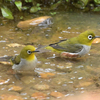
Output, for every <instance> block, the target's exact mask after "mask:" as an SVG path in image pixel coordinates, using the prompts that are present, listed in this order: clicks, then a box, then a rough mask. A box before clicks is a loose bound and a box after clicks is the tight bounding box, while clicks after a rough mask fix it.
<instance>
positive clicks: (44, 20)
mask: <svg viewBox="0 0 100 100" xmlns="http://www.w3.org/2000/svg"><path fill="white" fill-rule="evenodd" d="M51 20H52V17H51V16H42V17H38V18H34V19H30V20H26V21H20V22H19V23H18V24H17V27H18V28H21V29H22V30H28V29H29V28H32V27H35V26H41V27H48V26H49V25H50V24H52V21H51Z"/></svg>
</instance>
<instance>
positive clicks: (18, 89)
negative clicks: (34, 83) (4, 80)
mask: <svg viewBox="0 0 100 100" xmlns="http://www.w3.org/2000/svg"><path fill="white" fill-rule="evenodd" d="M8 90H9V91H18V92H19V91H21V90H22V87H20V86H14V85H10V86H9V89H8Z"/></svg>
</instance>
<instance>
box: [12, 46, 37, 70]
mask: <svg viewBox="0 0 100 100" xmlns="http://www.w3.org/2000/svg"><path fill="white" fill-rule="evenodd" d="M36 52H39V51H38V50H36V49H35V47H34V46H31V45H27V46H25V47H24V48H23V49H22V50H21V52H20V54H19V55H17V56H14V57H12V59H11V62H12V63H13V66H12V69H14V70H15V71H32V70H34V68H35V67H36V64H37V58H36V56H35V53H36Z"/></svg>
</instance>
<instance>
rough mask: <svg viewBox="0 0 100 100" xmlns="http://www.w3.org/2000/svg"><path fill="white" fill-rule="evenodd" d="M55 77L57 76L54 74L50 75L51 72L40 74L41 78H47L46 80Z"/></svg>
mask: <svg viewBox="0 0 100 100" xmlns="http://www.w3.org/2000/svg"><path fill="white" fill-rule="evenodd" d="M54 76H55V74H54V73H50V72H47V73H40V77H41V78H46V79H48V78H52V77H54Z"/></svg>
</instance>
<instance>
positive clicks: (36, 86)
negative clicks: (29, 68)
mask: <svg viewBox="0 0 100 100" xmlns="http://www.w3.org/2000/svg"><path fill="white" fill-rule="evenodd" d="M33 88H34V89H37V90H48V89H49V88H50V87H49V85H47V84H36V85H34V86H33Z"/></svg>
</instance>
